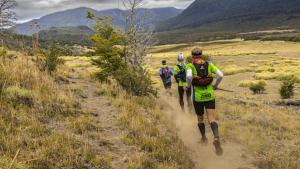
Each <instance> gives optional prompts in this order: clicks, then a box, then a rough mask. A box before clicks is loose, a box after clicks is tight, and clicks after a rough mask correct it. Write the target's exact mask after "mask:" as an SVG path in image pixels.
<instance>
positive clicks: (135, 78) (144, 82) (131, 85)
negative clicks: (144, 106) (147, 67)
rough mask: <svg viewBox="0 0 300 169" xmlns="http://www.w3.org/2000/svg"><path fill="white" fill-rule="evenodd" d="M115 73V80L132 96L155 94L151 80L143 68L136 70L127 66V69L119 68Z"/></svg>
mask: <svg viewBox="0 0 300 169" xmlns="http://www.w3.org/2000/svg"><path fill="white" fill-rule="evenodd" d="M116 73H117V75H116V76H115V78H116V80H117V81H118V83H119V84H120V86H121V87H122V88H123V89H124V90H126V91H127V92H128V93H131V94H132V95H134V96H147V95H151V94H153V95H156V94H157V92H156V90H155V89H154V88H153V86H152V84H153V82H152V80H151V79H150V75H149V74H148V73H147V72H145V71H144V70H140V71H139V72H137V71H135V70H134V69H133V68H130V67H127V69H122V70H119V71H118V72H116Z"/></svg>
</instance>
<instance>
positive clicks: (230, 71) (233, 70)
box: [220, 64, 251, 75]
mask: <svg viewBox="0 0 300 169" xmlns="http://www.w3.org/2000/svg"><path fill="white" fill-rule="evenodd" d="M220 70H221V71H222V72H223V73H224V75H234V74H238V73H245V72H251V69H250V68H247V67H241V66H238V65H234V64H231V65H226V66H224V67H220Z"/></svg>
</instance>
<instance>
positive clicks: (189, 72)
mask: <svg viewBox="0 0 300 169" xmlns="http://www.w3.org/2000/svg"><path fill="white" fill-rule="evenodd" d="M192 80H193V71H192V69H188V70H187V71H186V87H188V88H190V87H191V85H192Z"/></svg>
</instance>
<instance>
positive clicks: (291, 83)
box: [279, 77, 295, 99]
mask: <svg viewBox="0 0 300 169" xmlns="http://www.w3.org/2000/svg"><path fill="white" fill-rule="evenodd" d="M294 89H295V80H294V78H292V77H291V78H289V79H285V80H284V81H283V82H282V84H281V88H280V91H279V92H280V95H281V98H282V99H289V98H291V97H292V96H293V95H294Z"/></svg>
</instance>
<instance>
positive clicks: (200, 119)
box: [194, 102, 207, 142]
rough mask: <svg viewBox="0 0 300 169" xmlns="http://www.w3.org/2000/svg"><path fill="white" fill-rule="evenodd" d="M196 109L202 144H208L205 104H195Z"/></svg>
mask: <svg viewBox="0 0 300 169" xmlns="http://www.w3.org/2000/svg"><path fill="white" fill-rule="evenodd" d="M194 108H195V111H196V114H197V117H198V128H199V131H200V134H201V137H202V138H201V140H202V142H206V141H207V139H206V135H205V124H204V104H203V103H201V102H194Z"/></svg>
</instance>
